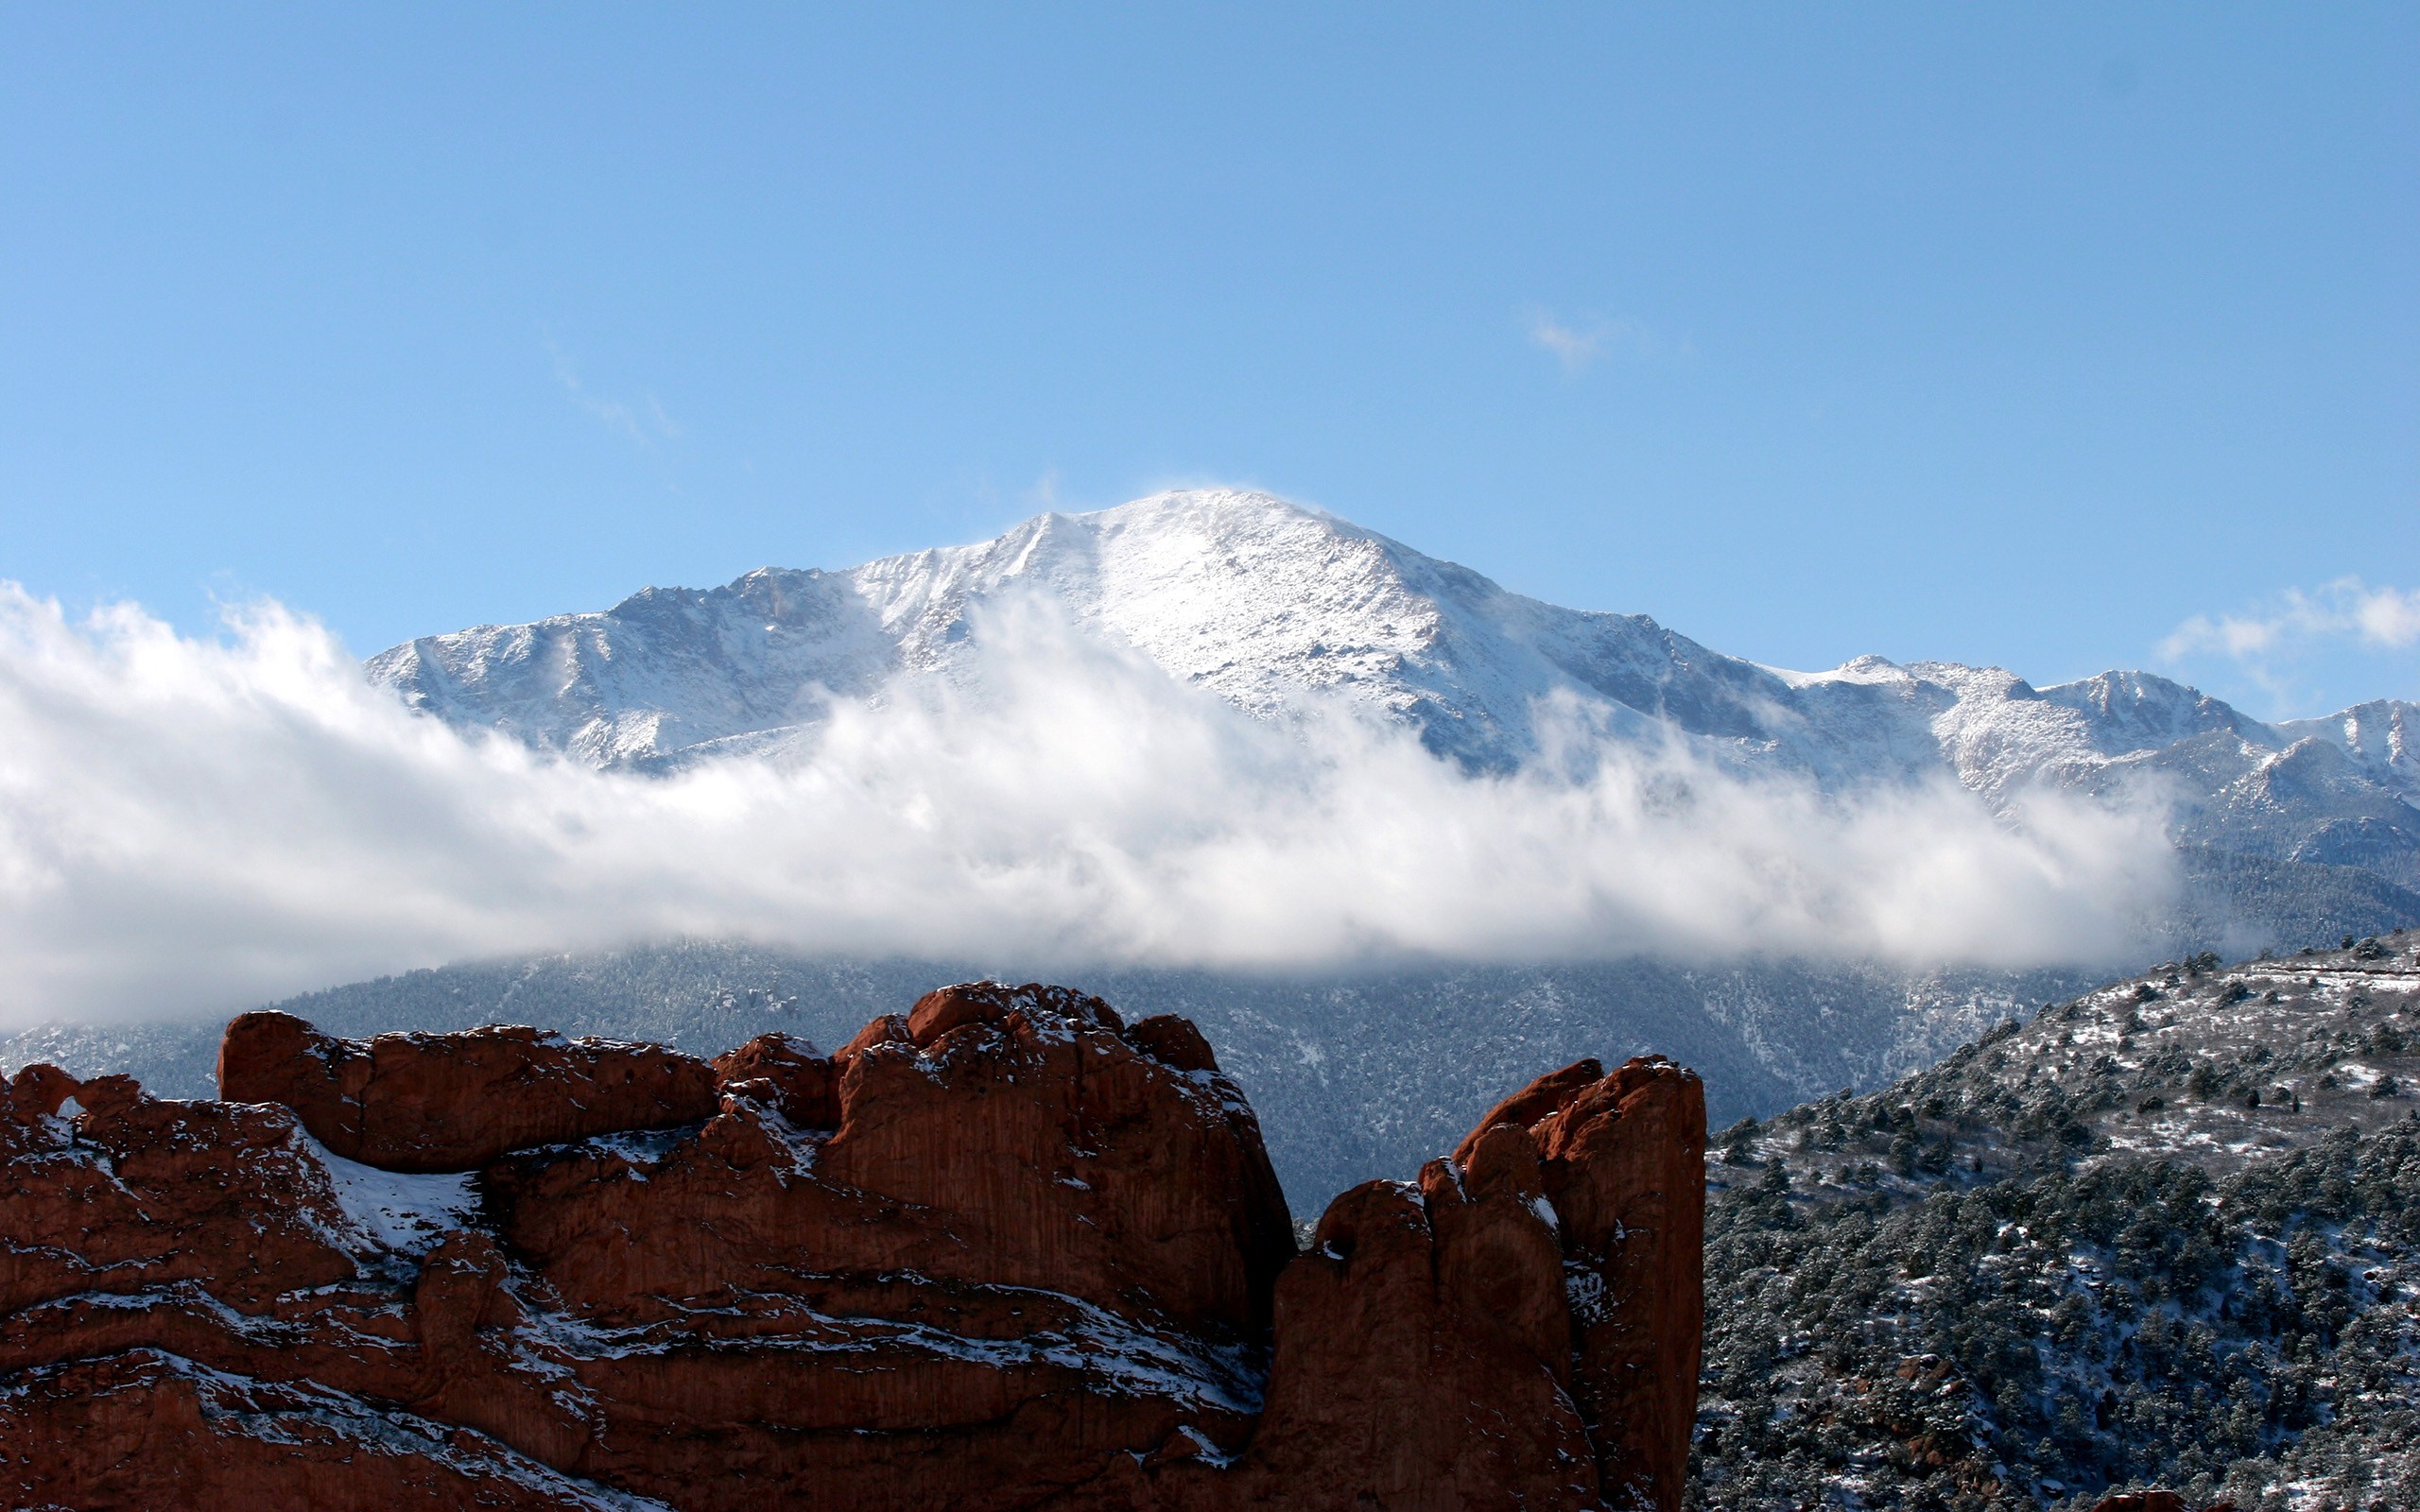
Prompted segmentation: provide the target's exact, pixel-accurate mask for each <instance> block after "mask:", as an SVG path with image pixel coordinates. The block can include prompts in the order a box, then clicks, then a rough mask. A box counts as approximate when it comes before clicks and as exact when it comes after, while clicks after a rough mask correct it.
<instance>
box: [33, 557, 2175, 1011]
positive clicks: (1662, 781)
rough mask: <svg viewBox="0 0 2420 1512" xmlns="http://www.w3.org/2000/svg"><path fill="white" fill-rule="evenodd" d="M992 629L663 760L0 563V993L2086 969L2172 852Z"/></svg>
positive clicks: (1068, 635)
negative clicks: (1433, 735)
mask: <svg viewBox="0 0 2420 1512" xmlns="http://www.w3.org/2000/svg"><path fill="white" fill-rule="evenodd" d="M980 640H981V643H982V644H983V645H984V647H985V649H984V650H983V651H982V652H981V653H980V654H979V655H978V656H977V658H976V659H975V661H974V662H972V663H971V666H970V668H969V669H968V671H967V673H966V675H965V676H963V677H961V678H959V679H956V680H954V681H952V682H951V683H948V684H946V685H943V684H939V683H936V682H933V681H931V680H930V679H924V680H919V681H915V682H909V683H903V684H901V685H899V686H897V687H895V688H894V689H893V690H892V692H891V694H890V696H889V697H887V698H885V699H882V700H877V701H875V702H873V703H842V704H840V705H839V706H838V708H837V711H836V713H835V714H834V716H833V717H832V719H831V720H830V721H829V723H828V724H826V725H824V726H822V727H821V728H820V729H819V730H817V731H815V732H814V733H812V734H811V735H809V736H806V737H803V738H802V740H801V742H800V743H799V744H798V745H797V746H795V747H793V748H791V749H790V750H788V751H787V752H785V753H784V754H783V755H782V756H781V757H780V758H779V759H776V760H772V761H765V760H754V759H749V760H732V761H724V762H717V763H712V764H708V765H700V766H699V767H696V768H694V769H691V770H688V771H684V772H682V773H679V774H676V775H673V776H670V777H665V778H645V777H633V776H627V775H618V774H604V773H598V772H595V771H591V770H588V769H586V768H584V767H579V766H577V765H570V764H568V763H564V762H562V761H558V760H555V759H553V758H550V757H546V756H542V755H539V754H536V753H533V752H531V751H529V750H527V749H526V748H524V747H520V746H519V745H517V744H515V743H512V742H510V741H508V740H504V739H501V738H497V737H490V736H475V737H466V736H464V735H461V734H458V733H457V732H455V731H453V730H449V729H448V728H446V727H445V726H443V725H441V724H440V723H439V722H437V721H436V720H434V719H431V718H428V717H425V716H421V715H416V714H413V713H409V712H407V711H406V710H405V709H404V708H403V707H402V706H401V705H400V704H399V703H397V702H396V701H395V700H394V699H393V698H392V697H390V696H388V695H387V694H386V693H384V692H383V691H381V690H378V689H375V688H372V686H370V685H369V684H368V683H367V682H366V681H365V680H364V679H363V678H362V676H361V673H360V671H359V668H358V666H357V665H356V664H355V663H354V661H353V660H352V659H351V658H350V657H349V656H348V655H346V654H345V652H344V650H343V648H342V647H341V646H340V645H339V644H337V643H336V641H335V640H334V639H333V638H332V637H331V636H329V635H328V634H327V633H325V632H324V631H323V630H322V629H320V627H318V626H316V625H315V624H313V623H312V622H310V621H309V620H307V619H304V618H302V617H300V616H298V615H295V614H293V613H291V612H289V611H287V610H284V609H282V608H279V607H278V606H275V605H269V604H263V605H256V606H252V607H250V608H248V609H246V610H241V611H239V612H238V613H237V614H235V615H234V616H233V618H232V619H231V622H230V627H229V634H228V635H227V637H226V638H225V639H223V640H196V639H189V638H184V637H181V636H179V635H177V634H176V633H175V632H174V631H173V630H172V629H171V628H170V627H167V626H165V625H164V624H162V623H161V622H159V621H158V620H155V619H152V618H150V617H149V616H147V615H146V614H145V613H143V612H142V611H141V610H137V609H135V608H132V607H126V606H121V607H116V608H112V609H109V610H103V611H101V612H99V613H97V614H95V615H94V616H93V617H91V618H90V619H88V620H85V621H83V622H80V623H74V622H70V621H68V620H67V619H66V618H65V617H63V615H62V614H61V611H60V610H59V608H58V607H57V606H56V605H54V604H49V603H45V602H42V601H38V600H35V599H33V598H31V597H29V596H27V595H26V594H25V593H23V592H22V591H20V590H17V589H15V588H14V587H13V586H9V585H0V959H5V960H6V962H7V963H8V969H7V971H6V974H5V976H4V977H0V1023H23V1022H27V1021H30V1020H35V1019H40V1018H47V1017H72V1018H111V1017H143V1018H154V1017H160V1016H163V1015H165V1014H171V1013H185V1012H195V1013H199V1012H223V1011H226V1010H228V1009H231V1008H234V1007H240V1006H245V1005H251V1004H254V1003H258V1002H261V1001H264V1000H266V999H268V998H271V997H274V996H278V995H282V994H285V993H288V992H292V991H298V990H302V989H305V988H312V987H317V986H323V985H328V984H332V983H336V982H340V981H345V980H351V979H355V978H359V977H362V976H367V975H372V974H375V973H378V972H383V971H398V970H402V969H406V968H408V967H413V966H423V965H433V964H438V963H441V962H444V961H449V960H457V959H462V958H465V957H474V956H479V955H490V954H512V953H522V952H535V951H542V950H577V949H586V948H594V947H604V946H612V945H619V944H628V943H633V942H636V941H640V940H645V939H650V938H664V937H669V936H717V937H736V938H748V939H752V940H756V941H759V942H763V943H767V944H771V945H778V946H783V947H788V948H793V949H798V950H802V951H809V952H830V953H836V954H857V955H880V954H910V955H927V956H952V957H959V958H964V957H970V956H971V957H975V958H981V959H993V960H1002V961H1014V962H1018V963H1026V962H1030V963H1033V964H1034V965H1035V967H1036V968H1037V969H1039V968H1041V967H1043V966H1046V965H1057V966H1065V967H1069V968H1076V967H1080V966H1082V965H1085V964H1097V963H1109V962H1116V963H1135V964H1165V965H1183V966H1207V967H1224V968H1242V969H1253V968H1326V967H1337V966H1352V965H1355V964H1361V963H1388V962H1399V961H1405V960H1417V959H1461V960H1483V961H1540V960H1550V959H1586V958H1604V957H1614V956H1622V955H1630V954H1651V955H1656V956H1662V957H1665V958H1669V959H1680V960H1688V961H1702V960H1703V961H1712V960H1718V959H1723V958H1736V957H1738V956H1741V955H1749V954H1755V955H1772V956H1779V955H1803V956H1812V957H1818V958H1827V959H1842V958H1862V959H1876V960H1882V961H1889V962H1895V963H1901V964H1909V965H1931V964H1948V963H1963V964H1973V965H1992V966H2009V967H2025V966H2035V965H2046V964H2066V963H2079V964H2080V963H2085V962H2096V961H2102V960H2108V959H2113V958H2117V957H2121V956H2123V955H2125V954H2127V953H2128V952H2129V951H2130V949H2135V948H2138V947H2139V944H2140V941H2141V940H2142V938H2143V934H2144V929H2145V926H2146V924H2147V923H2148V921H2149V920H2150V919H2152V917H2153V916H2155V915H2156V914H2157V913H2158V912H2160V911H2161V910H2162V909H2163V908H2164V907H2165V906H2166V905H2167V902H2169V899H2170V897H2171V896H2172V894H2173V889H2174V886H2175V878H2174V872H2173V859H2172V855H2171V852H2170V851H2169V846H2168V845H2167V843H2166V841H2165V839H2164V838H2163V835H2162V830H2161V824H2160V816H2159V815H2157V814H2156V813H2153V812H2149V811H2145V810H2112V809H2107V808H2102V807H2097V806H2093V805H2091V804H2088V803H2085V802H2083V801H2081V800H2077V799H2068V798H2064V797H2061V796H2058V795H2048V794H2044V795H2036V796H2035V797H2034V798H2033V799H2031V800H2030V801H2028V802H2027V803H2026V804H2025V805H2024V806H2023V808H2022V811H2021V814H2020V815H2019V818H2018V822H2016V823H2014V824H2008V823H2003V822H2000V821H1997V820H1996V819H1995V818H1994V817H1993V816H1991V815H1990V814H1989V813H1987V812H1986V811H1985V809H1984V808H1983V807H1982V805H1981V804H1980V803H1979V801H1977V800H1976V799H1974V798H1973V797H1972V796H1971V795H1969V794H1967V793H1965V792H1964V791H1962V790H1961V789H1959V788H1957V787H1956V786H1955V785H1952V784H1947V783H1944V784H1942V785H1938V786H1922V787H1915V788H1898V789H1892V790H1888V791H1877V792H1872V793H1866V794H1861V795H1858V796H1854V797H1851V798H1846V799H1841V798H1827V797H1825V796H1824V795H1822V794H1819V793H1818V792H1816V791H1815V790H1814V789H1813V788H1812V787H1811V786H1808V785H1805V784H1802V783H1798V782H1787V781H1762V780H1746V779H1742V778H1739V777H1737V776H1732V775H1724V774H1723V773H1722V772H1720V771H1719V770H1718V769H1717V768H1716V767H1715V766H1713V765H1710V764H1708V763H1706V762H1704V761H1702V760H1700V759H1697V758H1695V757H1693V756H1691V755H1689V754H1687V753H1685V752H1684V751H1680V750H1668V751H1662V752H1655V753H1642V752H1640V751H1638V750H1636V749H1634V748H1622V749H1610V750H1608V749H1602V748H1591V749H1590V750H1589V751H1588V753H1587V759H1586V760H1584V761H1582V762H1580V763H1579V764H1578V765H1576V766H1575V765H1574V764H1573V762H1572V761H1571V760H1570V759H1569V755H1568V752H1566V753H1565V759H1564V761H1561V762H1558V763H1553V764H1548V765H1552V766H1554V767H1555V771H1554V773H1553V774H1552V775H1548V774H1547V773H1544V772H1541V773H1534V774H1529V775H1521V776H1513V777H1472V776H1467V775H1465V774H1463V773H1461V771H1460V770H1459V769H1457V768H1455V767H1453V766H1452V765H1448V764H1446V763H1444V762H1442V761H1439V760H1437V759H1436V758H1434V757H1432V756H1430V755H1429V754H1428V753H1427V752H1426V751H1425V750H1424V749H1423V748H1422V747H1420V746H1419V744H1418V743H1417V741H1416V740H1415V739H1414V738H1412V736H1411V735H1410V734H1409V732H1407V731H1405V730H1400V729H1396V728H1392V727H1388V726H1383V725H1380V724H1378V723H1375V722H1374V721H1372V720H1370V719H1369V718H1367V717H1366V716H1363V715H1359V714H1357V713H1353V712H1351V711H1350V710H1347V709H1344V708H1336V709H1322V710H1319V711H1315V712H1314V713H1312V714H1310V715H1308V716H1306V717H1305V718H1303V719H1301V720H1299V721H1296V722H1292V723H1289V724H1287V725H1285V726H1282V727H1281V726H1277V725H1271V724H1267V723H1261V722H1257V721H1254V720H1253V719H1251V718H1249V717H1247V716H1245V715H1244V714H1242V713H1238V712H1237V711H1236V710H1235V709H1233V708H1231V707H1230V706H1228V705H1226V704H1225V703H1223V702H1220V701H1219V700H1218V699H1216V698H1215V697H1212V696H1208V695H1206V694H1203V693H1201V692H1200V691H1198V690H1195V689H1192V688H1188V687H1185V686H1183V685H1180V684H1178V683H1176V682H1174V681H1173V680H1171V679H1168V678H1167V676H1166V675H1165V674H1163V673H1162V672H1160V671H1159V670H1158V669H1157V668H1155V667H1153V666H1151V665H1150V663H1148V662H1143V661H1142V660H1140V659H1139V658H1137V657H1134V656H1132V655H1129V654H1126V653H1123V652H1121V651H1117V650H1114V649H1111V648H1108V647H1105V646H1102V645H1100V644H1097V643H1093V642H1088V641H1086V640H1084V639H1082V638H1081V637H1080V636H1078V635H1076V634H1074V633H1072V632H1069V631H1068V630H1066V629H1065V628H1064V627H1063V626H1061V625H1058V624H1056V623H1054V622H1052V621H1051V620H1050V619H1049V618H1048V617H1047V616H1046V615H1045V614H1043V613H1042V612H1040V611H1039V610H1034V609H1031V608H1028V609H1027V610H1022V611H1019V610H1005V611H1002V612H1001V613H1000V614H998V615H996V616H994V619H993V620H992V622H991V623H989V624H987V625H986V626H984V627H983V634H982V635H981V637H980ZM1579 723H1580V722H1579V721H1578V720H1577V719H1574V720H1573V721H1571V724H1572V728H1573V730H1574V731H1575V733H1574V735H1573V738H1574V739H1575V740H1577V739H1581V738H1582V736H1580V735H1579V734H1578V733H1577V732H1576V731H1577V730H1578V727H1579Z"/></svg>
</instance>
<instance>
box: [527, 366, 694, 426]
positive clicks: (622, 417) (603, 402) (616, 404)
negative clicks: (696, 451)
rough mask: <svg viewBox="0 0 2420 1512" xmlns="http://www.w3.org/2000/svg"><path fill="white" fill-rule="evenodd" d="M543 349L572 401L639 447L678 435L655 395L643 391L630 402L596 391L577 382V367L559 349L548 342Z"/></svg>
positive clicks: (557, 379) (556, 376) (556, 377)
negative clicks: (553, 363)
mask: <svg viewBox="0 0 2420 1512" xmlns="http://www.w3.org/2000/svg"><path fill="white" fill-rule="evenodd" d="M546 351H547V352H548V354H549V355H551V356H552V357H553V358H554V360H555V381H556V382H557V383H559V384H561V385H562V388H563V392H564V393H566V394H568V395H570V396H571V402H572V403H573V404H577V405H579V407H580V408H581V409H583V410H586V411H587V412H588V413H589V414H590V415H592V416H594V417H596V419H597V420H600V421H604V422H605V423H606V424H607V425H610V426H612V427H613V428H614V430H617V431H619V432H621V433H622V434H623V435H624V436H626V437H628V438H631V440H633V441H636V442H637V443H638V444H639V445H641V446H652V445H654V444H655V443H656V442H658V441H674V440H679V439H680V438H681V436H682V434H683V432H682V426H681V422H680V421H676V420H674V419H673V418H672V417H671V416H669V415H667V414H666V413H665V412H664V405H663V404H661V403H659V402H658V401H657V399H656V397H655V395H653V394H651V393H650V394H645V395H642V396H641V397H640V398H638V399H637V400H634V401H633V400H621V399H615V398H613V397H611V396H609V395H605V394H600V393H597V392H596V391H595V390H594V389H592V388H590V387H588V386H587V385H586V384H585V383H582V382H581V381H580V376H579V367H578V366H577V365H576V364H574V363H573V361H572V360H571V358H570V357H569V356H567V355H565V354H564V352H563V351H562V348H560V347H558V346H556V345H555V344H554V343H553V342H551V341H549V342H547V343H546Z"/></svg>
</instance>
